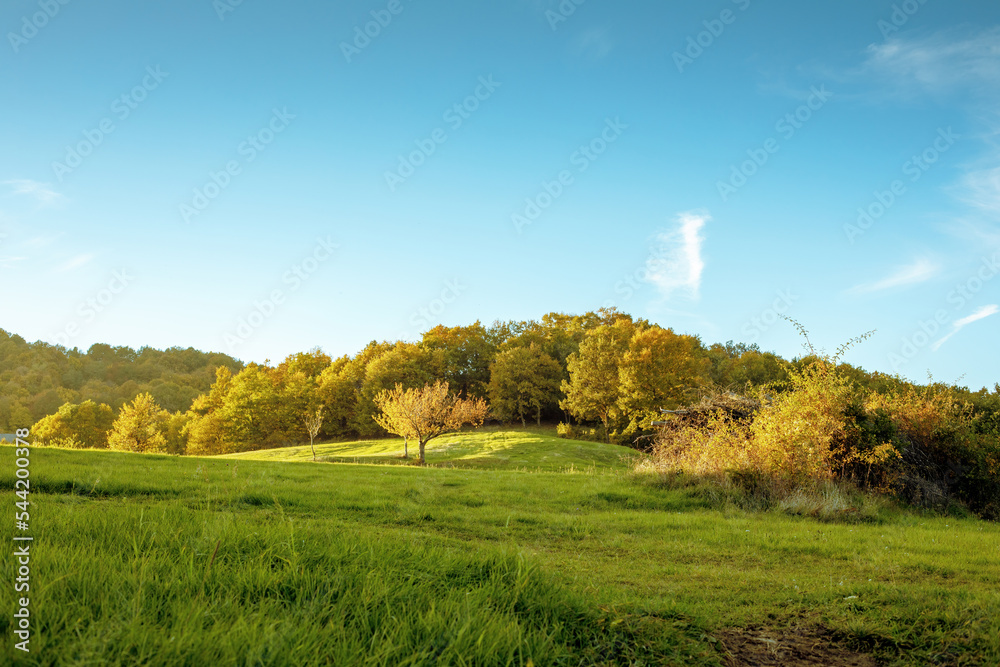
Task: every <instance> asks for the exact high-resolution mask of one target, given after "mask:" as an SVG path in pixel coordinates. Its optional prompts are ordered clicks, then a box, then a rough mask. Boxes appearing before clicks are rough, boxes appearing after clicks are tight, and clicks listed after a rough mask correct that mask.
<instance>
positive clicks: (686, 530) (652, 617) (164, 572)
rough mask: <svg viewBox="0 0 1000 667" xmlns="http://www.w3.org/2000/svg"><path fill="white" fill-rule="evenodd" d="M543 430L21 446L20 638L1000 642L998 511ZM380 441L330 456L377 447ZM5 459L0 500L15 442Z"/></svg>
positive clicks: (662, 652) (737, 657)
mask: <svg viewBox="0 0 1000 667" xmlns="http://www.w3.org/2000/svg"><path fill="white" fill-rule="evenodd" d="M545 438H546V436H545V435H544V434H540V433H535V432H531V431H529V432H525V433H507V434H506V436H504V435H503V434H502V433H500V432H489V433H481V434H463V435H460V436H457V437H456V439H455V441H454V442H452V443H451V445H449V443H448V442H442V443H441V445H440V446H439V447H438V448H436V449H435V450H434V452H432V453H431V454H429V460H431V461H434V460H435V458H437V459H438V462H439V463H442V464H444V465H470V466H472V467H469V468H465V469H457V468H456V469H451V468H446V467H438V468H434V467H426V468H419V467H412V466H397V465H328V464H312V463H303V464H298V465H288V464H287V463H283V462H277V461H268V460H253V459H252V458H251V457H248V456H241V457H232V458H229V459H224V458H174V457H166V456H148V455H137V454H120V453H112V452H97V451H71V450H57V449H44V448H35V449H33V450H32V454H31V500H32V505H31V525H32V534H33V535H34V536H35V540H36V541H35V543H34V545H33V547H32V549H33V551H32V559H31V585H32V589H31V596H30V597H31V610H32V614H33V617H32V622H33V624H34V625H33V630H34V633H35V634H34V635H33V639H32V644H31V650H32V652H31V653H30V654H28V655H18V656H17V657H18V662H19V663H21V664H28V665H48V664H61V665H85V664H86V665H91V664H102V665H105V664H106V665H133V664H145V665H175V664H176V665H215V664H220V665H221V664H232V665H314V664H315V665H352V664H359V665H432V664H444V665H529V664H531V665H596V664H618V665H627V664H647V665H651V664H679V665H689V664H690V665H721V664H793V665H794V664H832V665H837V664H860V665H865V664H876V663H875V662H873V659H876V658H877V660H878V661H879V662H878V664H887V665H911V664H997V663H998V662H1000V597H998V596H997V594H996V591H997V588H998V585H1000V528H998V526H996V525H995V524H990V523H985V522H982V521H978V520H974V519H968V518H957V517H933V516H924V515H920V514H915V513H909V512H901V511H898V510H892V509H891V508H889V509H884V510H880V511H879V512H878V513H876V514H874V515H869V519H868V520H867V521H866V522H853V523H852V522H831V521H819V520H817V519H814V518H811V517H807V516H791V515H788V514H785V513H780V512H745V511H742V510H739V509H737V508H736V507H734V506H733V505H731V504H726V503H720V501H719V499H718V498H717V497H716V495H715V493H714V492H713V491H712V490H711V489H710V487H707V486H705V485H698V484H693V485H688V486H685V485H677V486H676V488H666V487H664V486H662V485H660V484H657V483H653V481H652V480H649V479H645V478H636V477H634V476H633V475H631V474H629V473H628V472H626V471H625V470H624V468H623V467H622V466H621V464H620V463H616V461H617V458H616V456H617V454H618V453H619V452H618V451H617V450H615V449H608V448H607V447H606V446H600V445H597V446H595V445H592V444H591V443H574V442H568V441H563V440H555V439H550V440H547V439H545ZM505 442H506V443H508V444H509V446H506V445H501V444H500V443H505ZM475 443H479V444H475ZM491 443H492V444H491ZM539 443H542V444H539ZM382 444H384V445H385V446H386V447H388V448H389V449H385V450H376V449H374V445H373V444H359V445H356V449H344V450H341V449H337V448H338V447H347V445H328V446H325V447H329V449H325V450H324V451H325V454H324V455H325V456H332V457H334V458H343V456H342V455H343V453H344V452H345V451H351V452H355V451H360V452H368V453H369V454H368V456H367V457H362V456H358V458H359V459H362V458H365V459H366V460H371V461H380V460H386V459H385V457H389V460H391V456H392V450H391V445H390V444H389V443H388V442H386V441H383V443H382ZM543 444H544V446H545V447H550V448H552V449H556V448H562V450H561V451H559V450H557V451H549V452H548V453H546V452H545V451H544V448H543V447H542V445H543ZM487 445H488V448H487V447H486V446H487ZM480 447H482V449H480ZM591 447H593V449H591ZM306 449H308V448H306ZM477 452H479V453H480V454H481V456H478V457H477V456H476V455H475V454H476V453H477ZM602 452H603V457H604V458H601V457H600V456H599V454H601V453H602ZM290 454H293V455H294V456H298V457H299V458H301V456H300V455H301V451H299V452H298V453H297V454H296V453H295V452H294V451H293V450H279V451H278V452H272V453H267V452H258V453H256V455H257V456H264V455H268V456H272V455H273V456H275V457H277V456H279V455H283V456H288V455H290ZM555 454H559V455H560V456H555ZM446 455H454V456H453V458H451V459H448V460H447V461H446V460H445V459H444V457H445V456H446ZM354 456H355V454H354V453H352V454H350V455H348V457H347V458H351V457H354ZM504 457H507V458H506V459H504ZM595 457H596V458H595ZM564 458H566V459H568V461H566V462H565V463H569V466H572V472H570V471H569V469H570V468H569V466H566V465H565V463H564V461H563V459H564ZM478 459H481V460H478ZM0 460H2V461H4V464H3V466H2V467H0V487H2V488H3V489H4V490H5V493H4V495H5V497H6V498H8V500H9V502H10V503H11V504H13V502H14V495H13V492H12V489H13V488H14V476H13V474H12V471H13V469H14V466H13V448H11V447H5V446H3V447H0ZM504 460H506V461H508V463H506V464H501V461H504ZM585 461H589V462H591V464H589V465H583V463H582V462H585ZM600 461H603V462H604V463H603V464H601V463H600ZM480 464H482V466H481V467H477V466H480ZM501 465H508V466H509V467H510V469H501V468H500V466H501ZM542 466H549V467H550V470H548V471H546V470H538V468H541V467H542ZM560 469H562V470H563V471H562V472H556V471H554V470H560ZM525 470H535V471H534V472H524V471H525ZM3 544H4V546H3V558H4V562H11V561H10V560H8V559H9V558H11V549H12V547H11V542H10V541H9V540H6V541H4V542H3ZM2 590H3V596H2V602H0V603H2V604H3V605H6V607H5V608H7V609H11V608H12V607H13V600H12V597H13V586H12V585H10V584H7V585H4V586H3V587H2ZM11 624H12V617H11V615H10V614H4V615H0V631H2V632H3V634H4V635H5V636H6V637H8V640H7V641H6V642H5V643H4V649H3V650H4V653H5V655H6V656H8V658H12V657H13V654H14V649H13V646H12V645H13V641H12V640H11V639H10V638H11V636H12V635H11V633H12V626H11ZM795 656H798V657H799V658H801V659H805V658H809V657H810V656H811V657H812V658H814V659H815V660H814V662H813V663H806V662H799V663H796V662H795V660H794V657H795ZM768 660H771V661H772V662H768ZM727 661H731V662H727Z"/></svg>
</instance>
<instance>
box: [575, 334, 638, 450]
mask: <svg viewBox="0 0 1000 667" xmlns="http://www.w3.org/2000/svg"><path fill="white" fill-rule="evenodd" d="M635 328H636V325H635V324H634V323H633V322H632V321H631V320H629V319H624V318H622V319H618V320H616V321H615V322H614V324H611V325H601V326H598V327H596V328H594V329H591V330H590V331H588V332H587V334H586V336H585V337H584V339H583V342H582V343H580V351H579V352H577V353H575V354H571V355H570V356H569V359H568V360H567V364H568V368H569V382H566V381H564V382H563V383H562V390H563V392H564V393H565V394H566V398H565V399H563V400H562V401H561V402H560V403H559V405H560V407H562V408H563V409H564V410H566V411H567V412H569V413H570V414H572V415H573V416H574V417H576V418H577V419H581V420H587V419H595V418H596V419H600V420H601V423H602V424H603V425H604V432H605V434H606V436H607V439H608V442H610V441H611V422H612V420H613V419H615V418H616V417H617V416H618V414H619V412H618V410H619V408H618V397H619V378H618V367H619V364H620V362H621V359H622V357H623V356H624V355H625V352H626V351H627V350H628V345H629V341H630V340H631V338H632V334H633V333H634V332H635Z"/></svg>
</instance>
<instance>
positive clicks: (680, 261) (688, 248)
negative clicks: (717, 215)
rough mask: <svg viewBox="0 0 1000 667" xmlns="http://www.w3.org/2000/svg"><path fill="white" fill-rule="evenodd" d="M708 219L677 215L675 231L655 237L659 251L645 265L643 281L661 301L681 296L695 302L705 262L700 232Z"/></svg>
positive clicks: (704, 215)
mask: <svg viewBox="0 0 1000 667" xmlns="http://www.w3.org/2000/svg"><path fill="white" fill-rule="evenodd" d="M711 219H712V217H711V216H710V215H708V213H706V212H703V211H688V212H685V213H680V214H678V215H677V226H676V229H674V230H672V231H669V232H661V233H660V234H658V235H657V241H658V242H659V248H660V250H659V251H658V252H656V253H654V255H655V258H653V259H650V260H649V261H648V262H647V270H648V275H647V277H646V280H647V281H648V282H650V283H652V284H653V285H655V286H656V287H657V289H659V290H660V294H662V295H663V297H664V298H666V299H669V298H671V297H672V296H673V295H674V293H675V292H681V293H683V294H684V295H686V296H687V297H688V298H691V299H697V298H698V291H699V289H700V288H701V274H702V271H703V270H704V269H705V262H704V260H703V259H702V257H701V246H702V243H703V242H704V240H705V239H704V237H703V236H702V234H701V232H702V229H703V228H704V227H705V224H706V223H707V222H708V221H710V220H711Z"/></svg>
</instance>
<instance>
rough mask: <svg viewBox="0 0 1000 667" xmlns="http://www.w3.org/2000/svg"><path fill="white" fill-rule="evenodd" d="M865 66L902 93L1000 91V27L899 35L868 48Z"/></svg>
mask: <svg viewBox="0 0 1000 667" xmlns="http://www.w3.org/2000/svg"><path fill="white" fill-rule="evenodd" d="M865 69H866V70H867V71H869V72H872V73H874V74H876V75H878V76H880V77H882V78H883V79H884V80H885V82H886V83H887V84H888V85H890V86H891V87H893V88H894V89H895V90H896V91H897V92H900V93H904V94H908V95H914V94H916V93H931V94H934V95H940V94H947V93H952V92H958V91H963V92H971V93H973V94H974V95H976V96H982V95H987V96H996V94H997V92H998V91H1000V27H996V28H991V29H988V30H983V31H981V32H979V33H976V34H971V35H969V34H965V35H960V34H958V33H957V32H955V31H947V32H938V33H935V34H933V35H930V36H927V37H922V38H904V37H894V38H891V39H888V40H886V41H885V42H884V43H882V44H873V45H871V46H869V47H868V60H867V61H866V63H865Z"/></svg>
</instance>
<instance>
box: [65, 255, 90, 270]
mask: <svg viewBox="0 0 1000 667" xmlns="http://www.w3.org/2000/svg"><path fill="white" fill-rule="evenodd" d="M92 259H94V256H93V255H91V254H86V255H77V256H76V257H74V258H73V259H71V260H69V261H68V262H66V263H65V264H63V265H62V266H60V267H59V268H57V269H56V271H57V272H59V273H66V272H67V271H72V270H73V269H78V268H80V267H81V266H83V265H84V264H87V263H88V262H90V260H92Z"/></svg>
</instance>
